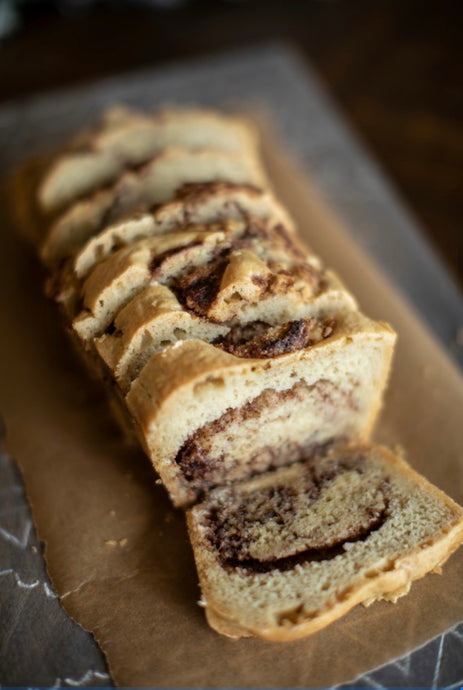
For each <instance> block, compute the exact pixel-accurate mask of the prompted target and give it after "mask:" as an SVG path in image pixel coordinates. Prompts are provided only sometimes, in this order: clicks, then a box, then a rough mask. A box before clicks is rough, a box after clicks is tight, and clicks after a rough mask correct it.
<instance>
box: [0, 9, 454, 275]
mask: <svg viewBox="0 0 463 690" xmlns="http://www.w3.org/2000/svg"><path fill="white" fill-rule="evenodd" d="M82 4H83V5H84V6H85V3H82ZM174 4H175V3H174ZM22 20H23V21H22V25H21V26H20V27H19V29H18V30H17V31H16V32H15V33H14V34H12V35H11V36H9V37H8V38H7V39H5V40H4V41H3V43H2V44H1V51H2V57H1V59H0V101H7V100H10V99H16V98H18V97H19V98H22V97H25V96H29V95H33V94H36V93H38V92H40V91H47V90H51V89H58V88H60V87H65V86H71V85H75V84H78V83H83V82H85V81H88V80H93V79H97V78H100V77H102V76H106V75H110V74H115V73H118V72H120V71H127V70H130V69H133V68H137V67H141V66H156V65H162V64H165V63H167V62H170V61H173V60H176V59H179V58H182V59H183V58H185V57H188V56H193V55H195V56H196V55H203V54H206V53H208V52H210V51H215V50H218V49H225V48H230V47H233V46H242V45H246V44H248V43H252V42H256V41H259V40H267V39H275V38H279V39H286V40H288V41H291V42H292V43H293V44H295V45H296V46H297V47H299V49H300V50H301V51H302V53H303V54H304V55H305V56H307V58H308V59H309V60H310V61H311V62H312V64H313V66H314V67H315V69H316V70H317V71H318V73H319V75H321V77H322V79H323V80H324V82H325V84H326V85H327V87H328V90H329V92H330V93H331V95H332V97H333V98H334V100H335V101H336V102H337V103H338V104H339V105H340V107H341V109H342V111H343V113H344V115H345V117H346V118H347V120H348V121H350V123H351V124H352V125H353V127H354V129H355V130H356V131H357V132H358V133H359V134H360V136H361V137H363V138H364V140H366V142H367V144H368V145H369V147H370V148H371V149H372V151H373V153H374V154H375V155H376V157H377V159H378V160H379V162H380V163H381V165H382V166H383V168H384V169H385V171H386V173H387V174H388V175H389V177H390V178H391V179H392V181H393V182H394V183H395V185H396V187H397V188H398V190H399V192H400V193H401V194H402V197H403V198H404V199H405V201H406V202H407V203H408V205H409V206H410V207H411V209H412V211H413V212H414V213H415V214H416V216H417V217H418V218H419V220H420V221H421V224H422V226H423V228H424V231H425V232H426V233H427V234H428V237H429V238H430V240H431V241H432V243H433V245H434V247H435V248H436V250H437V252H438V253H439V254H440V255H441V256H442V257H443V258H444V261H445V262H446V264H447V266H448V267H449V269H450V271H451V272H452V273H453V275H454V277H456V278H457V280H458V281H459V282H460V285H463V233H462V232H461V231H460V225H461V221H462V216H463V182H462V180H463V175H462V172H463V171H462V168H463V96H462V91H463V90H462V88H461V83H462V76H463V75H462V65H463V41H462V20H463V3H461V2H460V1H459V0H453V1H452V0H440V2H438V3H437V2H435V0H401V1H400V2H397V1H395V0H375V2H371V0H356V2H352V1H351V0H325V1H324V2H321V1H316V0H312V1H310V2H308V1H305V2H302V1H299V0H292V1H291V2H286V3H282V2H277V1H276V0H261V1H260V0H254V1H253V2H240V3H237V2H219V1H217V0H199V1H193V2H190V3H186V4H181V5H180V6H178V7H174V8H171V9H153V8H150V7H147V6H146V5H145V6H143V5H142V6H140V5H136V4H133V5H132V6H130V7H128V6H127V4H124V3H120V2H119V3H117V2H116V3H113V4H111V3H102V4H101V3H96V4H91V5H87V6H86V8H85V7H84V8H81V10H80V11H75V12H73V13H71V14H69V13H68V14H66V15H63V14H60V13H59V12H58V11H57V9H56V7H55V6H54V5H51V4H49V3H46V2H43V1H41V2H34V3H32V4H31V5H27V7H25V8H24V9H23V10H22Z"/></svg>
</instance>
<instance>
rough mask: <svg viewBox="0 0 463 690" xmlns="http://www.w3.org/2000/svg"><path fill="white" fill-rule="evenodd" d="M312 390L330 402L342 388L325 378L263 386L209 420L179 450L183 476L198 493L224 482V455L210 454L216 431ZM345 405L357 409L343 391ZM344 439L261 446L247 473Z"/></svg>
mask: <svg viewBox="0 0 463 690" xmlns="http://www.w3.org/2000/svg"><path fill="white" fill-rule="evenodd" d="M311 392H315V393H316V395H317V396H318V398H319V399H320V400H321V402H322V403H323V404H327V405H329V404H330V403H331V401H332V398H333V395H335V394H336V395H339V393H340V391H339V390H338V389H337V388H336V387H335V386H334V385H333V384H332V383H331V382H330V381H327V380H324V379H321V380H320V381H317V382H316V383H315V384H313V385H311V386H308V385H307V384H305V383H303V382H298V383H296V384H294V386H292V387H291V388H288V389H286V390H282V391H275V390H272V389H266V390H264V391H263V392H262V393H261V394H260V395H258V396H257V397H256V398H254V399H253V400H250V401H249V402H247V403H245V404H244V405H242V406H241V407H236V408H230V409H228V410H227V411H226V412H225V413H224V414H222V415H221V416H220V417H219V418H218V419H215V420H213V421H212V422H208V423H207V424H205V425H204V426H202V427H201V428H199V429H197V430H196V431H195V432H194V433H193V434H191V435H190V436H189V437H188V438H187V440H186V441H185V442H184V443H183V445H182V447H181V448H180V450H179V451H178V453H177V455H176V457H175V462H176V464H177V465H178V466H179V468H180V470H181V472H182V474H183V476H184V478H185V479H186V480H188V482H190V483H193V482H194V483H195V486H194V487H191V485H190V488H194V489H195V490H196V491H197V493H198V495H199V494H200V492H201V490H203V489H209V488H211V487H212V486H216V485H218V484H221V483H224V482H226V480H227V473H228V468H227V466H226V463H225V461H226V458H225V457H224V456H220V457H211V445H210V444H211V439H213V438H214V437H215V436H216V435H217V434H220V433H223V432H224V431H225V430H227V429H228V428H229V427H230V425H231V424H239V425H242V424H245V423H246V422H247V421H248V420H250V419H254V418H258V417H259V416H260V415H261V414H262V413H263V412H264V410H265V409H268V408H276V407H277V406H278V405H279V404H281V403H282V402H283V401H285V400H294V401H302V400H303V399H304V397H305V396H306V395H307V394H308V393H311ZM342 396H343V400H344V402H345V405H346V406H348V407H350V408H352V409H353V410H355V409H356V407H355V404H354V402H353V400H352V396H351V395H350V394H349V393H342ZM335 440H336V441H340V440H341V439H340V438H338V439H327V440H326V441H323V442H322V443H317V442H314V441H312V440H310V439H308V440H307V442H306V443H304V444H300V443H295V442H291V441H288V442H286V443H285V444H284V447H282V448H281V447H278V448H273V447H271V446H261V447H260V448H258V449H257V450H256V452H255V453H254V455H252V456H251V457H250V458H249V459H248V461H247V463H246V464H247V468H248V472H247V476H249V474H254V473H258V472H263V471H265V470H267V469H269V468H272V467H277V466H281V465H289V464H292V463H294V462H297V461H300V460H308V459H311V458H313V457H314V456H316V455H318V454H321V452H322V451H325V452H326V450H327V449H328V448H329V446H331V445H332V444H333V443H334V442H335Z"/></svg>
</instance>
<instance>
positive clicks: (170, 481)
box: [126, 311, 395, 506]
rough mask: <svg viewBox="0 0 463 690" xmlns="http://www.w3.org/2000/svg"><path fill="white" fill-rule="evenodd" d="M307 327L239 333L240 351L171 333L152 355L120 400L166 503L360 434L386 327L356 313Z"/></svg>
mask: <svg viewBox="0 0 463 690" xmlns="http://www.w3.org/2000/svg"><path fill="white" fill-rule="evenodd" d="M320 326H321V327H320ZM304 329H306V331H305V332H304ZM277 330H278V329H277ZM312 332H313V337H311V335H312V334H311V328H310V325H309V324H307V323H306V322H305V321H303V320H301V321H295V322H292V323H289V324H286V325H285V326H284V327H282V330H281V331H280V332H279V333H278V332H277V333H275V332H274V331H273V332H271V333H270V334H269V333H265V332H264V334H263V336H262V335H258V336H257V337H255V338H252V334H249V333H246V334H245V336H244V341H245V342H244V347H243V348H242V349H241V348H240V347H239V346H238V348H237V349H235V348H234V346H233V344H230V343H225V345H224V346H222V347H220V344H219V343H217V342H216V343H215V345H214V344H210V343H206V342H203V341H201V340H179V341H178V342H175V343H174V344H173V345H172V346H170V347H167V348H165V349H163V350H162V351H160V352H158V353H157V354H154V356H152V357H151V359H150V360H149V361H148V363H147V364H146V366H145V367H144V368H143V369H142V371H141V373H140V375H139V376H138V378H137V379H136V380H135V381H134V382H133V383H132V385H131V387H130V390H129V392H128V394H127V396H126V402H127V406H128V409H129V412H130V413H131V415H132V417H133V419H134V422H135V424H136V427H137V430H138V436H139V438H140V441H141V443H142V445H143V446H144V448H145V450H146V452H147V454H148V456H149V457H150V459H151V461H152V462H153V464H154V467H155V468H156V470H157V472H158V473H159V475H160V477H161V479H162V481H163V483H164V485H165V486H166V488H167V490H168V491H169V493H170V496H171V498H172V500H173V502H174V503H175V505H178V506H185V505H188V504H190V503H192V502H194V501H195V500H197V499H198V498H199V497H200V496H201V495H202V494H204V493H205V492H207V491H209V490H210V489H211V487H213V486H216V485H220V484H224V483H227V482H232V481H237V480H241V479H244V478H246V477H249V476H251V475H253V474H256V473H258V472H264V471H265V470H267V469H268V468H269V467H275V466H278V465H285V464H290V463H292V462H294V461H295V460H297V459H299V458H301V457H310V456H311V455H312V454H313V453H314V452H315V451H316V449H317V448H318V447H320V446H321V445H326V444H329V443H334V442H337V441H339V440H340V439H353V440H356V439H357V440H358V439H368V437H369V435H370V433H371V430H372V427H373V424H374V422H375V420H376V417H377V414H378V411H379V408H380V405H381V400H382V394H383V390H384V387H385V384H386V380H387V376H388V372H389V366H390V361H391V356H392V350H393V346H394V342H395V334H394V333H393V331H392V329H390V328H389V327H388V326H387V325H385V324H381V323H375V322H372V321H370V320H369V319H367V318H366V317H364V316H362V315H361V314H359V313H358V312H355V311H354V312H349V311H347V312H345V313H344V314H342V315H339V316H338V317H337V318H336V320H335V323H334V324H332V325H331V328H330V329H328V332H325V331H324V329H323V324H319V327H318V328H313V331H312ZM249 341H250V344H249V347H247V346H246V343H247V342H248V343H249Z"/></svg>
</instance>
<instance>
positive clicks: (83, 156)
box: [38, 108, 257, 213]
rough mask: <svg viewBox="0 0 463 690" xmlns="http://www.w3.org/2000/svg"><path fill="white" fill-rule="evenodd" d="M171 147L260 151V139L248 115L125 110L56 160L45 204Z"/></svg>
mask: <svg viewBox="0 0 463 690" xmlns="http://www.w3.org/2000/svg"><path fill="white" fill-rule="evenodd" d="M171 147H178V148H182V149H185V150H186V151H200V150H202V149H216V150H217V151H225V152H228V153H235V154H245V155H251V154H252V155H254V154H256V152H257V137H256V135H255V133H254V131H253V129H252V128H251V126H250V125H249V124H248V123H245V122H244V121H243V120H242V119H238V118H233V117H230V116H225V115H220V114H218V113H216V112H210V111H206V110H197V109H196V110H185V111H181V110H167V111H164V112H162V113H161V114H159V115H158V116H156V117H152V116H151V117H150V116H147V115H145V114H142V113H137V112H136V111H128V110H125V111H123V110H121V109H120V108H119V109H118V110H117V111H115V110H113V112H112V114H110V116H108V117H105V116H103V122H102V125H101V126H100V127H99V128H97V129H96V131H94V132H90V133H89V134H88V135H87V136H86V137H85V138H82V137H81V138H80V140H79V142H78V148H77V147H74V150H73V149H72V148H71V150H69V151H67V152H66V153H64V154H63V155H61V156H60V157H58V159H57V160H55V161H54V162H53V164H52V165H51V166H50V169H49V170H48V172H47V174H46V175H45V176H44V179H43V181H42V183H41V185H40V187H39V192H38V198H39V204H40V207H41V209H42V211H43V212H45V213H50V212H55V211H57V210H58V209H60V208H62V207H64V206H66V205H69V204H70V203H71V202H73V201H75V200H77V199H78V198H79V197H81V196H84V195H86V194H89V193H91V192H92V191H94V190H95V189H98V188H100V187H102V186H105V185H108V184H110V183H112V182H113V181H114V180H116V179H117V177H118V176H119V175H120V174H121V173H122V172H123V171H124V170H125V169H126V168H128V167H133V166H138V165H141V164H143V163H146V162H147V161H149V160H150V159H151V158H153V157H154V156H157V155H159V154H160V153H161V152H162V151H164V150H165V149H167V148H171ZM76 148H77V150H75V149H76Z"/></svg>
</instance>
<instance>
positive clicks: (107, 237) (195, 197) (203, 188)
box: [74, 182, 294, 279]
mask: <svg viewBox="0 0 463 690" xmlns="http://www.w3.org/2000/svg"><path fill="white" fill-rule="evenodd" d="M249 216H254V217H256V218H259V219H260V220H262V221H264V222H265V223H266V224H267V225H269V226H270V227H275V226H279V227H280V228H281V232H282V233H283V232H289V233H291V237H293V233H294V223H293V221H292V220H291V218H290V216H289V214H288V212H287V211H286V209H284V208H283V207H282V205H281V204H280V203H279V202H278V201H277V200H276V199H275V197H274V196H273V194H272V193H271V192H269V191H263V190H261V189H258V188H257V187H252V186H251V185H238V184H233V183H231V182H205V183H198V184H186V185H184V186H183V187H181V188H180V189H179V190H178V191H177V193H176V198H175V200H174V201H172V202H170V203H168V204H165V205H163V206H161V207H159V208H157V209H156V210H155V211H153V212H152V213H147V214H135V215H133V214H131V215H130V217H128V218H126V219H124V220H122V221H120V222H118V223H116V224H115V225H111V226H109V227H107V228H105V229H104V230H103V231H102V232H100V233H99V234H98V235H96V236H95V237H92V238H91V239H90V240H88V242H87V243H86V244H85V246H84V247H83V248H82V249H81V250H80V252H79V253H78V254H77V256H76V259H75V263H74V270H75V273H76V275H77V277H78V278H79V279H82V278H85V277H86V276H87V275H88V274H89V273H90V271H91V270H92V269H93V268H94V267H95V265H96V264H97V263H98V262H100V261H104V260H105V259H107V258H108V257H109V256H110V255H111V254H112V253H113V252H114V251H115V250H117V249H120V248H121V247H124V246H127V245H129V244H132V243H133V242H137V241H138V240H140V239H142V238H144V237H149V236H151V235H158V234H163V233H166V232H172V231H174V230H176V229H177V228H179V227H183V226H185V225H189V224H192V223H194V224H199V223H204V224H207V223H215V222H218V221H221V220H225V219H231V220H237V221H239V220H241V221H242V220H246V219H247V218H249Z"/></svg>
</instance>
